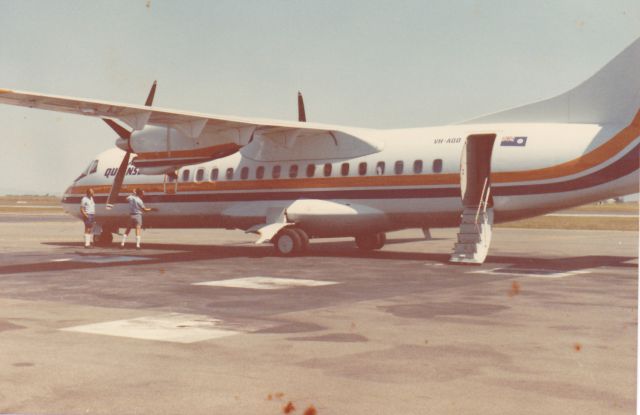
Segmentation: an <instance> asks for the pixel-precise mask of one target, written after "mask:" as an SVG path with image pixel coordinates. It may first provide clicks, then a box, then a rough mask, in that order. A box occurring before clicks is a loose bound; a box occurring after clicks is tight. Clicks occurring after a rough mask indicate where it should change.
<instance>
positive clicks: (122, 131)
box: [102, 118, 131, 140]
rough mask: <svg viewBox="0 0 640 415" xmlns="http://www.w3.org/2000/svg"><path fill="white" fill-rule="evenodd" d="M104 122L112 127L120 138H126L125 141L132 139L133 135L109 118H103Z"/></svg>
mask: <svg viewBox="0 0 640 415" xmlns="http://www.w3.org/2000/svg"><path fill="white" fill-rule="evenodd" d="M102 121H104V122H106V123H107V125H108V126H109V127H111V129H112V130H113V131H115V132H116V134H118V137H120V138H124V139H125V140H128V139H130V138H131V133H130V132H129V131H128V130H127V129H126V128H124V127H123V126H121V125H120V124H118V123H117V122H115V121H113V120H110V119H108V118H103V119H102Z"/></svg>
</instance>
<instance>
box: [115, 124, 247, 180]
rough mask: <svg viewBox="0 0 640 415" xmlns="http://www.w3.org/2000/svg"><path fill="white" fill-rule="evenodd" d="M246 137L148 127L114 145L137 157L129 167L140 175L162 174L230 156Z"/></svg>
mask: <svg viewBox="0 0 640 415" xmlns="http://www.w3.org/2000/svg"><path fill="white" fill-rule="evenodd" d="M246 133H247V131H243V130H242V129H237V128H232V129H227V130H218V131H214V132H209V133H207V132H206V131H205V132H202V133H201V134H200V135H199V136H197V137H192V136H190V135H188V134H185V133H184V132H183V131H182V130H181V129H177V128H172V127H169V128H167V127H147V128H145V129H144V130H141V131H138V132H134V133H133V134H132V135H131V138H130V139H129V140H126V139H122V138H119V139H118V140H117V141H116V145H117V146H118V147H119V148H121V149H123V150H125V151H127V150H130V151H132V152H134V153H136V154H137V156H136V157H135V158H134V159H133V160H132V163H133V165H134V166H135V167H137V168H138V169H139V170H140V172H141V173H142V174H163V173H167V172H171V171H175V169H176V168H178V167H181V166H187V165H190V164H198V163H203V162H206V161H209V160H214V159H217V158H222V157H226V156H228V155H230V154H233V153H235V152H236V151H238V150H239V149H240V148H242V146H243V145H244V144H246V143H247V142H248V141H249V139H250V137H247V134H246ZM129 146H130V148H129Z"/></svg>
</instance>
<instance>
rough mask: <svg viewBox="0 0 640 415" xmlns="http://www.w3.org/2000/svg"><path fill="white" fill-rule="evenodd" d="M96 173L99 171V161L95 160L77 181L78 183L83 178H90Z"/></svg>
mask: <svg viewBox="0 0 640 415" xmlns="http://www.w3.org/2000/svg"><path fill="white" fill-rule="evenodd" d="M96 171H98V160H93V161H92V162H91V163H89V165H88V166H87V168H86V169H84V171H83V172H82V174H81V175H80V176H78V178H77V179H76V180H75V181H76V182H77V181H78V180H80V179H82V178H83V177H86V176H88V175H90V174H93V173H95V172H96Z"/></svg>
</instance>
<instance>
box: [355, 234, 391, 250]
mask: <svg viewBox="0 0 640 415" xmlns="http://www.w3.org/2000/svg"><path fill="white" fill-rule="evenodd" d="M386 240H387V237H386V235H385V234H384V233H382V232H381V233H367V234H364V235H358V236H356V245H357V246H358V248H360V249H362V250H363V251H373V250H374V249H380V248H382V247H383V246H384V243H385V242H386Z"/></svg>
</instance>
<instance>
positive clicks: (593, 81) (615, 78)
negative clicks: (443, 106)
mask: <svg viewBox="0 0 640 415" xmlns="http://www.w3.org/2000/svg"><path fill="white" fill-rule="evenodd" d="M638 108H640V39H636V40H635V41H634V42H633V43H632V44H631V45H630V46H628V47H627V48H626V49H625V50H623V51H622V52H621V53H620V54H619V55H618V56H616V57H615V58H613V59H612V60H611V61H610V62H609V63H608V64H606V65H605V66H604V67H603V68H602V69H600V71H598V72H596V74H595V75H593V76H592V77H591V78H589V79H587V80H586V81H584V82H583V83H581V84H580V85H578V86H577V87H575V88H573V89H572V90H570V91H568V92H565V93H564V94H561V95H558V96H556V97H553V98H549V99H546V100H544V101H538V102H535V103H532V104H528V105H523V106H521V107H516V108H512V109H509V110H506V111H501V112H497V113H494V114H489V115H485V116H482V117H479V118H475V119H471V120H468V121H465V122H463V123H462V124H488V123H504V122H507V123H508V122H559V123H590V124H591V123H593V124H605V123H625V122H628V121H629V120H630V119H632V118H633V116H634V114H635V113H636V112H637V111H638Z"/></svg>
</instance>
